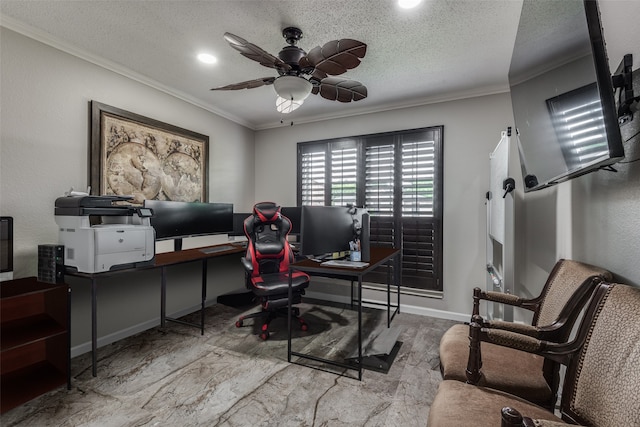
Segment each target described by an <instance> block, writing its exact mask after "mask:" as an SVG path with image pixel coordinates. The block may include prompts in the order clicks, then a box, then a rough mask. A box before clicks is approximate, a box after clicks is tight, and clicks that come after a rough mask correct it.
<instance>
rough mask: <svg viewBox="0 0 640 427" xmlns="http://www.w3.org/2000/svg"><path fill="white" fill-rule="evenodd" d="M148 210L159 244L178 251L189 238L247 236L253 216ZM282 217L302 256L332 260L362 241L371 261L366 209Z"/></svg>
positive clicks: (301, 211)
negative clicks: (247, 222) (165, 243)
mask: <svg viewBox="0 0 640 427" xmlns="http://www.w3.org/2000/svg"><path fill="white" fill-rule="evenodd" d="M144 207H145V208H150V209H152V210H153V216H152V217H151V220H150V222H151V225H152V226H153V228H154V229H155V233H156V240H174V249H175V250H176V251H178V250H181V249H182V239H184V238H187V237H196V236H206V235H215V234H227V235H228V236H244V235H245V234H244V220H245V219H246V218H247V217H248V216H250V215H251V214H250V213H238V212H234V211H233V204H231V203H200V202H174V201H163V200H145V202H144ZM280 213H281V214H282V215H284V216H286V217H287V218H289V220H290V221H291V232H290V235H292V236H297V238H298V240H299V242H300V244H299V251H298V254H299V255H300V256H307V257H312V258H316V259H318V258H322V257H330V256H332V254H335V253H339V252H347V251H349V250H350V245H349V243H350V242H352V241H354V240H355V239H359V241H360V244H361V252H362V260H363V261H368V253H369V214H368V213H367V212H366V210H365V209H363V208H356V207H338V206H302V207H282V208H281V211H280Z"/></svg>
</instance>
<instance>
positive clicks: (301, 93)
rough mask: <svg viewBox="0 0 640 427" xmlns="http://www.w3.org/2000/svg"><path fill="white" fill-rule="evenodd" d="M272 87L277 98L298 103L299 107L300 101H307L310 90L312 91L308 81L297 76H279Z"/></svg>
mask: <svg viewBox="0 0 640 427" xmlns="http://www.w3.org/2000/svg"><path fill="white" fill-rule="evenodd" d="M273 87H274V89H275V90H276V93H277V94H278V96H280V97H281V98H284V99H285V100H290V101H295V102H299V103H300V105H302V101H304V100H305V99H307V97H308V96H309V94H310V93H311V89H313V85H312V84H311V82H309V80H307V79H305V78H302V77H297V76H280V77H278V78H277V79H276V80H275V81H274V82H273ZM300 105H298V107H299V106H300ZM298 107H296V108H298ZM292 111H293V110H292Z"/></svg>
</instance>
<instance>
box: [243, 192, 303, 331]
mask: <svg viewBox="0 0 640 427" xmlns="http://www.w3.org/2000/svg"><path fill="white" fill-rule="evenodd" d="M290 230H291V221H289V219H288V218H287V217H285V216H282V215H281V214H280V206H278V205H276V204H275V203H271V202H262V203H257V204H256V205H255V206H254V207H253V215H252V216H250V217H248V218H247V219H245V220H244V232H245V234H246V235H247V239H248V244H247V253H246V255H245V256H244V258H242V264H243V265H244V268H245V269H246V272H247V287H248V288H250V289H251V290H252V291H253V294H254V295H255V296H256V298H258V300H259V301H260V304H261V305H262V310H261V311H260V312H257V313H251V314H248V315H245V316H241V317H240V318H239V319H238V321H237V322H236V327H238V328H239V327H241V326H242V324H243V321H244V319H247V318H252V317H266V319H265V321H264V323H263V324H262V328H261V332H260V338H262V339H263V340H266V339H268V338H269V323H270V322H271V321H272V320H273V319H275V318H276V317H285V318H286V317H287V315H288V300H289V264H290V263H291V262H293V260H294V255H293V252H292V250H291V247H290V246H289V242H288V240H287V236H288V235H289V231H290ZM308 286H309V276H308V275H307V274H305V273H303V272H300V271H293V272H292V292H293V294H292V304H298V303H300V302H301V300H302V295H304V290H305V288H306V287H308ZM291 314H292V320H296V319H297V320H298V322H299V323H300V328H301V329H302V330H303V331H306V330H307V324H306V323H305V321H304V320H303V319H302V318H301V317H300V310H299V309H298V308H297V307H292V310H291Z"/></svg>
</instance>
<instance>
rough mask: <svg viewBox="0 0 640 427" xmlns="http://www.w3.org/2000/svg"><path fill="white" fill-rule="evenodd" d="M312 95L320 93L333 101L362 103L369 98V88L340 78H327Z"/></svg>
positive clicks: (313, 90) (312, 91)
mask: <svg viewBox="0 0 640 427" xmlns="http://www.w3.org/2000/svg"><path fill="white" fill-rule="evenodd" d="M311 93H313V94H314V95H317V94H318V93H319V94H320V96H322V97H323V98H325V99H329V100H331V101H340V102H351V101H360V100H361V99H364V98H366V97H367V88H366V87H365V86H364V85H363V84H362V83H360V82H357V81H355V80H350V79H343V78H340V77H327V78H326V79H323V80H322V81H321V82H320V85H319V86H314V88H313V89H312V90H311Z"/></svg>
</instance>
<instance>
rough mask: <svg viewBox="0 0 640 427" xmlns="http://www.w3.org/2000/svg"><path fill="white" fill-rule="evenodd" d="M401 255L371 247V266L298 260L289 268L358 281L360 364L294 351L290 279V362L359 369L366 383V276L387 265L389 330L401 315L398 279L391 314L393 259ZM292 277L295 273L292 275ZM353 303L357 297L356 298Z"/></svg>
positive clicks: (386, 249) (398, 252)
mask: <svg viewBox="0 0 640 427" xmlns="http://www.w3.org/2000/svg"><path fill="white" fill-rule="evenodd" d="M399 255H400V250H399V249H395V248H385V247H377V246H372V247H371V260H370V261H369V265H368V266H367V267H363V268H352V267H334V266H325V265H320V263H318V262H316V261H312V260H310V259H305V260H302V261H298V262H296V263H293V264H291V265H290V266H289V273H291V272H292V271H294V270H298V271H303V272H305V273H310V274H317V275H321V276H325V277H340V278H351V279H356V278H357V279H358V299H357V303H358V365H357V367H354V366H353V365H350V364H346V363H340V362H336V361H334V360H328V359H323V358H319V357H316V356H312V355H309V354H302V353H297V352H295V351H292V350H291V299H292V286H291V278H289V320H288V333H289V338H288V344H287V349H288V356H287V360H288V361H289V362H291V356H297V357H301V358H305V359H310V360H314V361H316V362H322V363H327V364H330V365H334V366H338V367H341V368H346V369H355V370H357V371H358V379H359V380H362V369H363V368H362V278H363V276H364V275H365V274H367V273H371V272H372V271H373V270H374V269H376V268H377V267H379V266H381V265H383V264H385V263H386V264H387V328H388V327H389V326H390V325H391V321H392V320H393V317H394V316H395V315H396V314H397V313H399V312H400V282H401V280H400V279H399V278H398V283H397V292H398V301H397V305H396V306H395V310H394V311H393V314H392V313H391V307H392V306H391V260H392V259H393V258H395V257H397V256H399ZM290 276H291V274H290ZM352 301H353V297H352Z"/></svg>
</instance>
